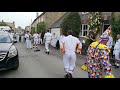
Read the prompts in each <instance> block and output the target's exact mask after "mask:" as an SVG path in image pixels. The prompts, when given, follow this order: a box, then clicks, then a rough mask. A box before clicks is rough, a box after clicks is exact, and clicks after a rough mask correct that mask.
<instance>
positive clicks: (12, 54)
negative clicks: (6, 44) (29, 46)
mask: <svg viewBox="0 0 120 90" xmlns="http://www.w3.org/2000/svg"><path fill="white" fill-rule="evenodd" d="M16 55H17V50H16V48H15V46H12V47H11V48H10V49H9V54H8V57H9V58H12V57H14V56H16Z"/></svg>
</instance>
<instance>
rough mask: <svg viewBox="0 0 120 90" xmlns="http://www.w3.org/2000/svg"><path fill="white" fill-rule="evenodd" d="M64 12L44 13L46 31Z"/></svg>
mask: <svg viewBox="0 0 120 90" xmlns="http://www.w3.org/2000/svg"><path fill="white" fill-rule="evenodd" d="M65 13H66V12H46V13H45V24H46V29H48V28H50V26H51V25H52V24H53V23H55V22H56V21H57V20H58V19H59V18H60V17H62V16H63V15H64V14H65Z"/></svg>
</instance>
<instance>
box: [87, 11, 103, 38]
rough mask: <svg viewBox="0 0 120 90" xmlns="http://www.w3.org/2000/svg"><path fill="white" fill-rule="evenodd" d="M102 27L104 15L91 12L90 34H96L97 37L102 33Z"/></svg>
mask: <svg viewBox="0 0 120 90" xmlns="http://www.w3.org/2000/svg"><path fill="white" fill-rule="evenodd" d="M101 26H102V15H101V13H100V12H91V16H90V18H89V30H91V31H90V32H94V33H95V35H96V36H97V34H99V33H100V30H101Z"/></svg>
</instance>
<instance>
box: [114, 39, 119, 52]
mask: <svg viewBox="0 0 120 90" xmlns="http://www.w3.org/2000/svg"><path fill="white" fill-rule="evenodd" d="M114 49H119V50H120V39H118V40H117V41H116V43H115V46H114Z"/></svg>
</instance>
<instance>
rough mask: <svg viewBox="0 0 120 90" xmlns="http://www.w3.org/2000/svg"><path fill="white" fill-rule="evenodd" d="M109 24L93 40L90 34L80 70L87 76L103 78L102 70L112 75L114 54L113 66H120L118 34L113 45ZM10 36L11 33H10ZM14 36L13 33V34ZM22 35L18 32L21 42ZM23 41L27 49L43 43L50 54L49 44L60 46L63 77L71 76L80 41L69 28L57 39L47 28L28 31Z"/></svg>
mask: <svg viewBox="0 0 120 90" xmlns="http://www.w3.org/2000/svg"><path fill="white" fill-rule="evenodd" d="M111 28H112V27H111V26H110V27H108V29H107V30H106V31H105V32H104V33H103V34H102V35H101V36H100V37H99V39H98V40H95V37H94V35H90V36H89V39H90V43H89V45H88V47H87V53H86V59H85V63H84V64H83V66H82V67H81V68H82V70H85V71H87V72H88V77H89V78H103V74H102V72H103V71H105V72H106V75H105V77H109V78H111V77H114V75H113V73H112V68H111V64H110V59H111V58H113V55H114V56H115V63H114V66H115V68H119V66H120V34H118V35H117V40H116V43H115V45H114V48H113V49H112V46H113V38H112V36H111ZM10 35H11V36H12V34H10ZM13 36H14V38H16V36H15V34H14V35H13ZM22 36H23V35H21V33H20V34H19V41H20V42H21V40H22V38H23V37H22ZM24 41H25V43H26V48H27V49H33V48H34V49H35V51H40V49H39V48H38V45H39V44H44V45H45V49H46V51H45V53H47V54H48V55H49V54H50V49H49V46H50V45H52V46H53V47H58V48H60V51H61V53H62V55H63V64H64V70H65V78H73V76H72V74H73V72H74V69H75V63H76V53H78V54H81V51H82V43H81V41H80V40H79V39H78V38H77V37H74V36H73V32H72V31H71V30H69V31H68V32H67V36H64V35H63V34H61V36H60V37H59V40H58V41H57V36H56V34H55V33H53V34H51V33H50V31H49V30H46V33H44V32H41V33H37V32H35V33H34V34H33V35H31V34H30V32H29V31H27V32H26V34H25V35H24Z"/></svg>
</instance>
